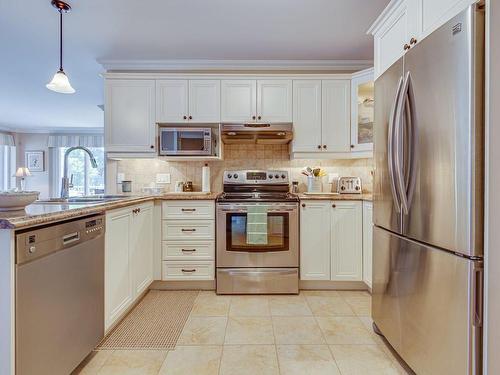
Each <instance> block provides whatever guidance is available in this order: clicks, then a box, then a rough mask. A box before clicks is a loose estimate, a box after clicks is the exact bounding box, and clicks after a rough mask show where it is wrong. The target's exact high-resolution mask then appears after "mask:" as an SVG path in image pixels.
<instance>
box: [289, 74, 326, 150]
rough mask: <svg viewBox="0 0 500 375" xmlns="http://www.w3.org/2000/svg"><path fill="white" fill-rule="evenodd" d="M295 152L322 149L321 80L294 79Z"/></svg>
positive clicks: (293, 146) (293, 145)
mask: <svg viewBox="0 0 500 375" xmlns="http://www.w3.org/2000/svg"><path fill="white" fill-rule="evenodd" d="M293 133H294V136H293V144H292V148H293V152H319V151H321V150H320V149H321V147H320V146H321V80H297V81H293Z"/></svg>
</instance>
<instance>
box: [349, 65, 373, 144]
mask: <svg viewBox="0 0 500 375" xmlns="http://www.w3.org/2000/svg"><path fill="white" fill-rule="evenodd" d="M374 119H375V84H374V82H373V69H366V70H363V71H361V72H358V73H356V74H353V77H352V80H351V149H352V151H354V152H356V151H373V122H374Z"/></svg>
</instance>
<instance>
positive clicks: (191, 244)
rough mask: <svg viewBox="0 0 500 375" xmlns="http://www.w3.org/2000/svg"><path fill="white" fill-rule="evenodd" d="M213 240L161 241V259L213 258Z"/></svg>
mask: <svg viewBox="0 0 500 375" xmlns="http://www.w3.org/2000/svg"><path fill="white" fill-rule="evenodd" d="M214 254H215V243H214V241H182V242H180V241H163V243H162V255H163V260H189V261H190V260H213V259H214Z"/></svg>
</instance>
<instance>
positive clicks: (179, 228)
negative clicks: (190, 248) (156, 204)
mask: <svg viewBox="0 0 500 375" xmlns="http://www.w3.org/2000/svg"><path fill="white" fill-rule="evenodd" d="M214 238H215V221H213V220H184V221H180V220H164V221H163V224H162V239H163V240H169V241H175V240H181V241H185V240H188V239H193V240H213V239H214Z"/></svg>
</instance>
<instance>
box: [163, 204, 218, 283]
mask: <svg viewBox="0 0 500 375" xmlns="http://www.w3.org/2000/svg"><path fill="white" fill-rule="evenodd" d="M162 219H163V220H162V280H177V281H180V280H214V277H215V202H214V201H209V200H200V201H182V200H178V201H166V202H163V204H162Z"/></svg>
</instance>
